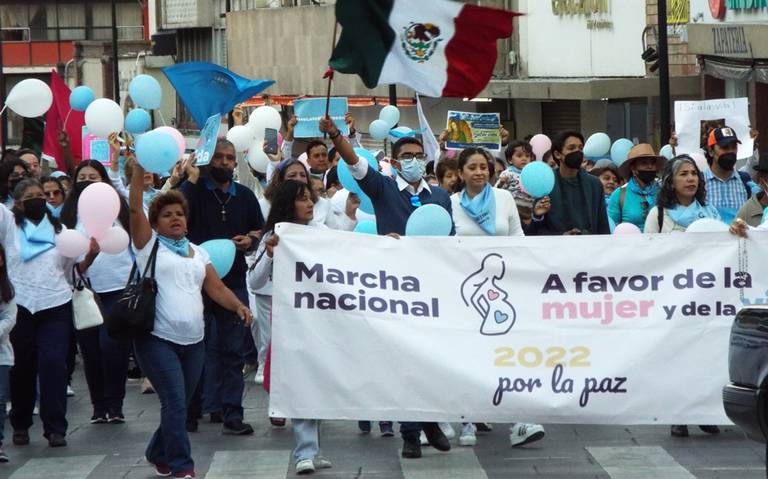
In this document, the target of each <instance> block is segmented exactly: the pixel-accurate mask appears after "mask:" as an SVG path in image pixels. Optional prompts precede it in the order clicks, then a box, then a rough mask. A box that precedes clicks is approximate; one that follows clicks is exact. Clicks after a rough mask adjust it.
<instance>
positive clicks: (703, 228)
mask: <svg viewBox="0 0 768 479" xmlns="http://www.w3.org/2000/svg"><path fill="white" fill-rule="evenodd" d="M721 231H728V225H727V224H725V223H723V222H722V221H720V220H716V219H712V218H702V219H700V220H696V221H694V222H693V223H691V224H690V225H689V226H688V228H687V229H686V230H685V232H686V233H718V232H721Z"/></svg>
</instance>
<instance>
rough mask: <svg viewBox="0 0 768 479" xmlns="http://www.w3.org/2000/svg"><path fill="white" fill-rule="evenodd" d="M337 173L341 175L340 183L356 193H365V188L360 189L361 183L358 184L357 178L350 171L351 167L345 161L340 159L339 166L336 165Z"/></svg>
mask: <svg viewBox="0 0 768 479" xmlns="http://www.w3.org/2000/svg"><path fill="white" fill-rule="evenodd" d="M336 173H338V175H339V183H341V186H343V187H344V189H345V190H348V191H350V192H352V193H354V194H356V195H361V194H363V190H361V189H360V185H358V184H357V180H356V179H355V178H353V177H352V173H351V172H350V171H349V167H348V166H347V163H346V162H345V161H340V162H339V166H337V167H336Z"/></svg>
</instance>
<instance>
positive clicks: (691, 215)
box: [666, 200, 720, 228]
mask: <svg viewBox="0 0 768 479" xmlns="http://www.w3.org/2000/svg"><path fill="white" fill-rule="evenodd" d="M666 212H667V213H668V214H669V217H670V218H672V221H674V222H675V223H676V224H678V225H680V226H682V227H684V228H687V227H689V226H690V225H691V223H693V222H694V221H696V220H700V219H702V218H713V219H720V215H719V214H718V212H717V210H716V209H715V208H713V207H712V206H701V203H699V201H698V200H693V203H691V204H690V205H688V206H682V205H677V206H675V207H674V208H668V209H667V210H666Z"/></svg>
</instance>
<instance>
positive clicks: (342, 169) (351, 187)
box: [336, 147, 379, 214]
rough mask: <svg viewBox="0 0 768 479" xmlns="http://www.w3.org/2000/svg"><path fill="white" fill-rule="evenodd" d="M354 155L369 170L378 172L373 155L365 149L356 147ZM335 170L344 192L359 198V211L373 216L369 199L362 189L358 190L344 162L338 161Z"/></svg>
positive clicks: (355, 181)
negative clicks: (363, 162)
mask: <svg viewBox="0 0 768 479" xmlns="http://www.w3.org/2000/svg"><path fill="white" fill-rule="evenodd" d="M355 154H357V157H358V158H360V159H361V160H365V161H367V162H368V167H369V168H373V169H374V170H375V171H378V170H379V163H378V162H377V161H376V157H375V156H373V153H371V152H370V151H368V150H366V149H365V148H359V147H358V148H355ZM336 170H337V171H336V172H337V173H338V175H339V183H341V186H343V187H344V189H345V190H348V191H351V192H352V193H354V194H356V195H358V196H360V209H362V210H363V211H365V212H366V213H370V214H373V203H371V199H370V198H368V196H366V194H365V193H363V190H362V189H360V185H358V184H357V180H356V179H355V178H354V177H353V176H352V173H351V172H350V171H349V167H348V166H347V163H346V162H345V161H340V162H339V166H338V167H337V168H336ZM369 205H370V208H369ZM364 208H365V209H364ZM369 209H370V211H368V210H369Z"/></svg>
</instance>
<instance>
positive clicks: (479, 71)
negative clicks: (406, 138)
mask: <svg viewBox="0 0 768 479" xmlns="http://www.w3.org/2000/svg"><path fill="white" fill-rule="evenodd" d="M516 15H518V14H517V13H514V12H509V11H506V10H498V9H494V8H484V7H478V6H475V5H470V4H464V3H461V2H455V1H451V0H338V2H337V3H336V20H337V21H338V22H339V24H340V25H341V28H342V30H341V36H340V38H339V41H338V43H337V44H336V47H335V48H334V50H333V54H332V55H331V61H330V66H331V68H333V69H334V70H336V71H339V72H341V73H354V74H357V75H360V78H361V79H362V80H363V83H365V86H367V87H368V88H373V87H375V86H377V85H385V84H389V83H400V84H403V85H406V86H408V87H410V88H412V89H414V90H416V91H417V92H418V93H421V94H423V95H427V96H432V97H441V96H448V97H469V98H474V97H475V96H477V95H478V94H479V93H480V92H481V91H482V90H483V88H485V86H486V85H487V84H488V81H489V80H490V79H491V74H492V73H493V66H494V64H495V63H496V41H497V40H498V39H500V38H506V37H509V36H510V35H512V19H513V17H514V16H516Z"/></svg>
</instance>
